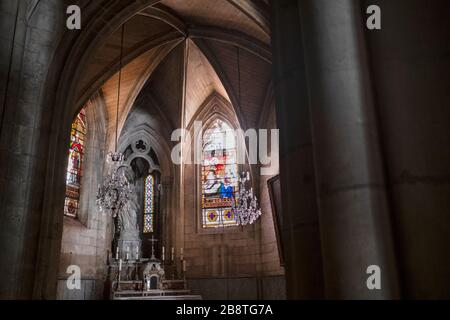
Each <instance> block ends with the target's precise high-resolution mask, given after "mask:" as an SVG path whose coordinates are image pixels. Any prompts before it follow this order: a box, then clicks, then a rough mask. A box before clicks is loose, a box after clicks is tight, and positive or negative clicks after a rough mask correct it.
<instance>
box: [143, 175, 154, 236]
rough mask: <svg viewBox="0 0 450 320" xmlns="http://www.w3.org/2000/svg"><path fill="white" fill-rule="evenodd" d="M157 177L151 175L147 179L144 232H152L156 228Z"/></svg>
mask: <svg viewBox="0 0 450 320" xmlns="http://www.w3.org/2000/svg"><path fill="white" fill-rule="evenodd" d="M154 214H155V178H154V177H153V176H152V175H150V176H148V177H147V179H146V180H145V210H144V233H152V232H154V229H155V219H154Z"/></svg>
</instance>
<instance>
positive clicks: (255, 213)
mask: <svg viewBox="0 0 450 320" xmlns="http://www.w3.org/2000/svg"><path fill="white" fill-rule="evenodd" d="M248 181H250V173H249V172H247V173H242V175H241V177H240V178H239V192H238V194H237V200H236V201H233V212H234V215H235V217H236V221H237V223H238V224H239V225H241V226H246V225H249V224H250V225H251V224H254V223H255V222H256V221H257V220H258V219H259V217H261V214H262V212H261V209H260V208H259V206H258V198H257V197H256V196H255V195H254V194H253V188H251V189H250V190H248V189H247V188H246V186H245V184H246V182H248Z"/></svg>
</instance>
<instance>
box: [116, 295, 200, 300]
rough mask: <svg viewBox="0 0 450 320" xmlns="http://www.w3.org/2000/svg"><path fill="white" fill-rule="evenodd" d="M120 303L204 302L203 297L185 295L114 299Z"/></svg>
mask: <svg viewBox="0 0 450 320" xmlns="http://www.w3.org/2000/svg"><path fill="white" fill-rule="evenodd" d="M114 300H118V301H164V300H166V301H167V300H169V301H177V300H180V301H193V300H203V298H202V297H201V296H196V295H183V296H147V297H142V296H141V297H137V296H136V297H118V298H114Z"/></svg>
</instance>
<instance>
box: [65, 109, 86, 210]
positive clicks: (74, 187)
mask: <svg viewBox="0 0 450 320" xmlns="http://www.w3.org/2000/svg"><path fill="white" fill-rule="evenodd" d="M86 132H87V124H86V113H85V110H84V109H82V110H81V111H80V113H79V114H78V115H77V117H76V119H75V121H74V122H73V123H72V128H71V132H70V144H69V162H68V166H67V175H66V199H65V205H64V214H65V215H66V216H70V217H74V218H75V217H76V216H77V214H78V209H79V203H80V189H81V178H82V176H83V161H84V149H85V142H86Z"/></svg>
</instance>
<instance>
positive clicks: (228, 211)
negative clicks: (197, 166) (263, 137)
mask: <svg viewBox="0 0 450 320" xmlns="http://www.w3.org/2000/svg"><path fill="white" fill-rule="evenodd" d="M202 146H203V150H202V170H201V179H202V224H203V228H223V227H230V226H236V225H237V222H236V219H235V216H234V213H233V210H232V207H233V201H236V195H237V192H238V188H239V187H238V165H237V148H236V137H235V135H234V130H233V129H232V128H231V127H230V126H229V125H228V124H227V123H225V122H224V121H222V120H219V119H218V120H216V121H214V122H213V124H212V125H211V126H210V128H209V129H207V130H206V131H205V134H204V136H203V144H202Z"/></svg>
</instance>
